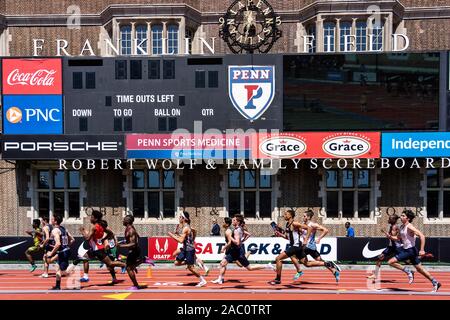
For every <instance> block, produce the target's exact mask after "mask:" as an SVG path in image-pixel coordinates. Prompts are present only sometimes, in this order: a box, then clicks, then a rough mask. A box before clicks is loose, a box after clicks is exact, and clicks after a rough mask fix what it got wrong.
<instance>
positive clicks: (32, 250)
mask: <svg viewBox="0 0 450 320" xmlns="http://www.w3.org/2000/svg"><path fill="white" fill-rule="evenodd" d="M40 226H41V220H39V219H34V220H33V224H32V227H33V230H31V231H25V232H26V233H27V234H29V235H30V236H31V237H32V238H33V245H32V246H31V247H29V248H28V249H27V250H26V251H25V256H26V257H27V259H28V261H29V262H30V265H31V266H30V272H34V270H36V268H37V266H36V263H35V262H34V259H33V256H32V255H33V254H36V253H40V252H41V251H42V247H41V242H42V229H41V228H40Z"/></svg>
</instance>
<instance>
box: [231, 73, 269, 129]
mask: <svg viewBox="0 0 450 320" xmlns="http://www.w3.org/2000/svg"><path fill="white" fill-rule="evenodd" d="M228 94H229V96H230V99H231V102H232V103H233V106H234V108H235V109H236V110H237V111H239V113H240V114H241V115H242V116H244V117H245V118H246V119H248V120H252V121H253V120H256V119H258V118H259V117H261V115H262V114H263V113H264V112H265V111H266V110H267V109H268V108H269V106H270V105H271V103H272V101H273V98H274V96H275V66H229V67H228Z"/></svg>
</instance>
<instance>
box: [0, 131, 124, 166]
mask: <svg viewBox="0 0 450 320" xmlns="http://www.w3.org/2000/svg"><path fill="white" fill-rule="evenodd" d="M0 141H1V153H2V158H3V159H10V160H20V159H34V160H40V159H123V158H124V156H125V146H124V142H125V141H124V136H121V135H33V136H27V135H3V136H1V138H0Z"/></svg>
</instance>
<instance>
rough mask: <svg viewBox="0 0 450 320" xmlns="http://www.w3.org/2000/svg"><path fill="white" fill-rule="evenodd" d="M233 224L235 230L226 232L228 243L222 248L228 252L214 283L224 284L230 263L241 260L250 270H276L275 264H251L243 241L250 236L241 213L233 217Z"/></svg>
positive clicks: (243, 265) (242, 264)
mask: <svg viewBox="0 0 450 320" xmlns="http://www.w3.org/2000/svg"><path fill="white" fill-rule="evenodd" d="M232 225H233V227H234V230H233V232H232V233H230V232H229V231H228V230H227V231H226V232H225V236H226V237H227V244H226V245H225V247H224V248H223V249H222V252H224V253H226V254H225V257H224V258H223V259H222V261H221V263H220V272H219V277H218V278H217V279H216V280H213V281H212V282H213V283H216V284H223V282H224V280H223V278H224V275H225V272H226V269H227V265H228V263H232V262H239V263H240V264H241V266H242V267H243V268H245V269H247V270H248V271H255V270H262V269H271V270H274V268H273V266H272V265H271V264H270V263H269V264H267V265H262V266H257V265H250V262H249V261H248V259H247V257H246V256H245V250H244V246H243V245H242V244H243V241H244V239H247V238H248V236H247V235H246V234H245V233H244V230H243V225H244V217H243V216H242V215H240V214H236V215H235V216H234V217H233V220H232Z"/></svg>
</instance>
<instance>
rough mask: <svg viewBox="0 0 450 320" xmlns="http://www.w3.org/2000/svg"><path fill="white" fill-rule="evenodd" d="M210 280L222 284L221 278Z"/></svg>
mask: <svg viewBox="0 0 450 320" xmlns="http://www.w3.org/2000/svg"><path fill="white" fill-rule="evenodd" d="M211 282H212V283H215V284H223V279H216V280H213V281H211Z"/></svg>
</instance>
